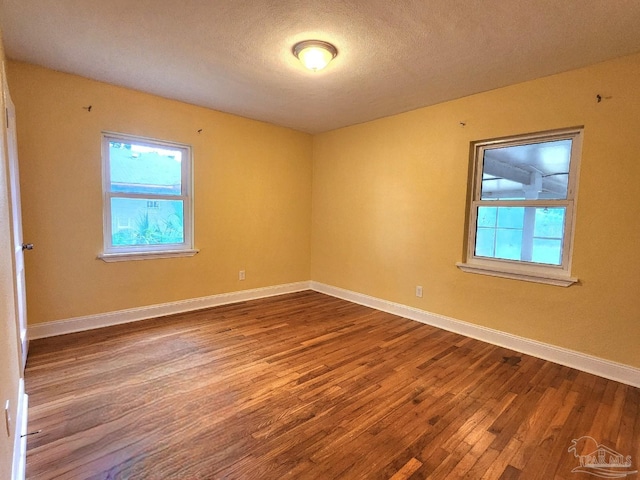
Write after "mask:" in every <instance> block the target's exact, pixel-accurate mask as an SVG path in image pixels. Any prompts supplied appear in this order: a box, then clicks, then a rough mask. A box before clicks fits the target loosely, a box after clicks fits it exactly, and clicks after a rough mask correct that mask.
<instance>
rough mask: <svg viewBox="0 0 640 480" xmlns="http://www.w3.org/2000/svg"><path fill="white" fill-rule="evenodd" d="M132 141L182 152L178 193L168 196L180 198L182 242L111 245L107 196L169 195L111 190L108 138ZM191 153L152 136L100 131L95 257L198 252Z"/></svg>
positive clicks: (139, 257) (122, 258)
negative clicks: (99, 229) (98, 247)
mask: <svg viewBox="0 0 640 480" xmlns="http://www.w3.org/2000/svg"><path fill="white" fill-rule="evenodd" d="M110 141H116V142H134V143H136V144H139V145H148V146H151V147H153V146H160V147H162V146H165V147H168V148H174V149H180V150H183V151H184V152H185V156H186V158H187V161H183V162H181V166H182V175H181V176H182V183H183V191H182V195H171V196H170V199H171V200H182V201H183V202H184V209H185V210H184V218H183V233H184V242H182V243H178V244H175V243H174V244H163V245H135V246H123V247H119V246H113V244H112V243H111V242H112V231H111V222H112V219H111V198H114V197H124V198H136V197H138V198H142V199H147V200H149V199H151V200H154V199H158V200H166V199H167V198H168V197H169V196H166V195H157V194H152V193H149V194H147V193H145V194H136V193H125V194H123V193H120V192H111V185H110V168H109V161H110V159H109V142H110ZM192 164H193V155H192V149H191V146H190V145H185V144H182V143H177V142H170V141H166V140H157V139H154V138H147V137H141V136H137V135H129V134H125V133H116V132H102V198H103V207H102V211H103V249H104V250H103V252H101V253H100V254H98V256H97V258H98V259H100V260H102V261H104V262H122V261H128V260H149V259H154V258H172V257H191V256H194V255H195V254H197V253H198V252H199V250H197V249H195V248H194V247H193V168H192Z"/></svg>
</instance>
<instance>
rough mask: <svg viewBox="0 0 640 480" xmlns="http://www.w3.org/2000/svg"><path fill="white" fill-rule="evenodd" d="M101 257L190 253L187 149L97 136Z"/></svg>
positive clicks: (118, 258) (189, 167)
mask: <svg viewBox="0 0 640 480" xmlns="http://www.w3.org/2000/svg"><path fill="white" fill-rule="evenodd" d="M102 158H103V197H104V212H103V213H104V253H103V254H102V255H101V258H102V259H103V260H106V261H109V260H111V261H115V260H126V259H141V258H153V257H167V256H181V255H193V254H195V253H196V251H195V250H193V243H192V212H191V204H192V197H191V191H192V186H191V163H192V160H191V148H190V147H189V146H188V145H181V144H177V143H171V142H165V141H158V140H150V139H145V138H140V137H134V136H130V135H124V134H112V133H105V134H103V137H102Z"/></svg>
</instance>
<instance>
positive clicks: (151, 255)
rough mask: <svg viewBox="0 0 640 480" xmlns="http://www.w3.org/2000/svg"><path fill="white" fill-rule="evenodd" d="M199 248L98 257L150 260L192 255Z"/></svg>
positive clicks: (103, 254) (106, 254)
mask: <svg viewBox="0 0 640 480" xmlns="http://www.w3.org/2000/svg"><path fill="white" fill-rule="evenodd" d="M199 251H200V250H165V251H159V252H127V253H101V254H100V255H98V259H99V260H102V261H103V262H107V263H111V262H128V261H132V260H152V259H154V258H175V257H193V256H194V255H195V254H197V253H198V252H199Z"/></svg>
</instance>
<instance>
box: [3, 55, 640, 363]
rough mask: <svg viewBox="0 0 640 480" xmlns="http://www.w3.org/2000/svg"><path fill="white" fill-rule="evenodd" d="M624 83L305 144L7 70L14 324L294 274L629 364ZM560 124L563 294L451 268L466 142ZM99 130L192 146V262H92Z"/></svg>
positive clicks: (624, 77)
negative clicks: (571, 172)
mask: <svg viewBox="0 0 640 480" xmlns="http://www.w3.org/2000/svg"><path fill="white" fill-rule="evenodd" d="M638 78H640V55H636V56H630V57H626V58H622V59H618V60H615V61H611V62H607V63H603V64H599V65H595V66H591V67H588V68H585V69H580V70H575V71H571V72H567V73H564V74H560V75H556V76H552V77H547V78H543V79H539V80H535V81H532V82H528V83H523V84H519V85H514V86H511V87H507V88H502V89H499V90H494V91H491V92H487V93H482V94H479V95H474V96H470V97H466V98H463V99H459V100H456V101H452V102H448V103H444V104H440V105H436V106H432V107H427V108H423V109H419V110H416V111H413V112H409V113H405V114H402V115H396V116H393V117H389V118H385V119H381V120H377V121H373V122H369V123H366V124H362V125H357V126H353V127H348V128H344V129H340V130H336V131H332V132H328V133H324V134H320V135H316V136H314V137H311V136H309V135H305V134H302V133H299V132H295V131H292V130H288V129H284V128H279V127H275V126H270V125H268V124H264V123H260V122H255V121H251V120H247V119H243V118H239V117H236V116H232V115H227V114H223V113H219V112H214V111H211V110H207V109H203V108H199V107H194V106H190V105H186V104H183V103H179V102H175V101H170V100H166V99H161V98H158V97H153V96H150V95H147V94H143V93H139V92H134V91H131V90H127V89H122V88H118V87H114V86H110V85H106V84H103V83H99V82H94V81H91V80H87V79H83V78H80V77H75V76H71V75H66V74H61V73H57V72H53V71H51V70H47V69H43V68H40V67H35V66H32V65H27V64H21V63H11V64H10V70H9V80H10V87H11V89H12V94H13V98H14V102H15V103H16V107H17V116H18V141H19V154H20V162H21V174H22V189H23V198H24V200H23V203H24V205H23V209H24V212H25V215H24V217H25V218H24V230H25V238H27V240H28V241H32V242H34V243H35V244H36V249H35V250H34V251H33V252H30V254H29V255H28V258H27V262H28V263H27V282H28V284H27V288H28V294H29V305H28V307H29V315H30V320H29V321H30V323H31V324H33V323H39V322H48V321H52V320H57V319H65V318H71V317H75V316H81V315H88V314H93V313H101V312H109V311H115V310H120V309H124V308H130V307H138V306H144V305H152V304H158V303H165V302H170V301H173V300H180V299H187V298H196V297H201V296H206V295H211V294H216V293H221V292H228V291H237V290H241V289H248V288H255V287H262V286H269V285H276V284H282V283H288V282H295V281H301V280H308V279H313V280H316V281H319V282H323V283H326V284H329V285H334V286H337V287H342V288H346V289H349V290H353V291H357V292H362V293H365V294H368V295H372V296H375V297H379V298H383V299H387V300H390V301H394V302H398V303H402V304H405V305H410V306H413V307H417V308H420V309H424V310H426V311H430V312H434V313H438V314H442V315H447V316H450V317H453V318H456V319H460V320H464V321H467V322H472V323H475V324H478V325H483V326H487V327H490V328H494V329H498V330H501V331H504V332H507V333H513V334H515V335H519V336H523V337H527V338H530V339H534V340H539V341H542V342H546V343H549V344H552V345H557V346H561V347H565V348H570V349H574V350H577V351H580V352H584V353H587V354H591V355H595V356H598V357H602V358H605V359H611V360H614V361H618V362H621V363H625V364H628V365H632V366H635V367H640V350H639V349H638V348H637V343H638V338H640V321H638V320H640V303H639V302H640V296H639V295H637V293H636V291H637V290H638V286H639V283H640V282H639V278H640V274H639V273H638V272H640V253H639V252H640V250H638V248H637V247H636V244H637V243H638V240H639V239H640V227H639V225H640V222H638V218H640V202H638V201H636V200H635V198H634V197H633V196H632V195H633V193H634V192H635V190H636V189H637V187H636V182H637V179H638V178H640V161H638V158H640V135H638V133H637V132H639V131H640V115H639V114H638V112H640V89H639V88H638V86H637V79H638ZM425 88H428V86H425ZM596 94H600V95H603V96H604V97H611V98H606V99H605V100H604V101H602V102H601V103H597V102H596ZM88 105H92V111H91V112H90V113H89V112H87V111H86V110H84V109H83V108H82V107H85V106H88ZM460 122H465V123H466V126H464V127H463V126H461V125H460ZM578 125H584V126H585V134H584V145H583V160H582V165H581V175H580V182H579V191H578V203H577V224H576V232H575V244H574V257H573V274H574V276H577V277H578V278H579V279H580V284H578V285H574V286H571V287H569V288H562V287H555V286H549V285H541V284H534V283H528V282H522V281H517V280H508V279H501V278H493V277H487V276H481V275H474V274H468V273H463V272H461V271H460V270H458V269H457V268H456V266H455V263H456V262H457V261H460V260H462V253H463V239H464V237H465V229H464V219H465V214H466V208H467V207H466V199H467V177H468V169H469V145H470V142H472V141H475V140H481V139H487V138H494V137H502V136H507V135H515V134H522V133H529V132H536V131H542V130H550V129H557V128H564V127H571V126H578ZM200 128H202V129H203V132H202V134H198V133H197V130H198V129H200ZM102 130H112V131H119V132H124V133H131V134H139V135H143V136H149V137H156V138H161V139H167V140H174V141H177V142H184V143H188V144H192V145H193V147H194V153H195V159H196V160H195V177H196V184H195V192H196V197H195V198H196V204H195V212H196V236H195V238H196V247H197V248H200V249H201V253H200V254H199V255H197V256H196V257H193V258H187V259H184V258H180V259H167V260H150V261H139V262H125V263H116V264H106V263H103V262H101V261H99V260H96V259H95V257H96V255H97V254H98V253H99V252H100V250H101V246H102V214H101V202H102V198H101V187H100V185H101V178H100V175H101V173H100V165H101V163H100V162H101V160H100V132H101V131H102ZM241 268H244V269H246V271H247V280H246V281H245V282H239V281H238V280H237V275H238V270H239V269H241ZM416 285H422V286H423V287H424V292H425V295H424V297H423V298H422V299H418V298H416V297H415V296H414V288H415V286H416Z"/></svg>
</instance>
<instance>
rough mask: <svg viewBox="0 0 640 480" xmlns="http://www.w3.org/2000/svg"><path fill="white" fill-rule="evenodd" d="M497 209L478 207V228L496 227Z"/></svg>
mask: <svg viewBox="0 0 640 480" xmlns="http://www.w3.org/2000/svg"><path fill="white" fill-rule="evenodd" d="M497 212H498V211H497V209H496V207H478V227H492V228H495V226H496V215H497Z"/></svg>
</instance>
